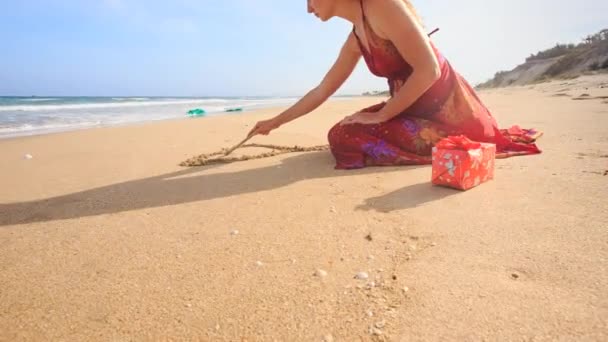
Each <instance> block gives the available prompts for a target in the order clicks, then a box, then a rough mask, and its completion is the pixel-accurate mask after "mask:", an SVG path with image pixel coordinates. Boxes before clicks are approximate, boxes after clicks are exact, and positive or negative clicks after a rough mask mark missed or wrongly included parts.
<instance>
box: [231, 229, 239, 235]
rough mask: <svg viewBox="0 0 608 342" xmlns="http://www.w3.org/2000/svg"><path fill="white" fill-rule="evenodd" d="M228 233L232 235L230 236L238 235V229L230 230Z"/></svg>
mask: <svg viewBox="0 0 608 342" xmlns="http://www.w3.org/2000/svg"><path fill="white" fill-rule="evenodd" d="M230 235H232V236H235V235H239V231H238V230H236V229H235V230H233V231H231V232H230Z"/></svg>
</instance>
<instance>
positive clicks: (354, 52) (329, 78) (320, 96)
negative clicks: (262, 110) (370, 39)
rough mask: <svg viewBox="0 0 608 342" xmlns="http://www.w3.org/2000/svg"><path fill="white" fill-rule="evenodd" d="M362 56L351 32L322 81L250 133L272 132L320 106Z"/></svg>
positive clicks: (337, 87) (348, 74)
mask: <svg viewBox="0 0 608 342" xmlns="http://www.w3.org/2000/svg"><path fill="white" fill-rule="evenodd" d="M360 58H361V51H360V50H359V46H358V45H357V41H356V38H355V37H354V35H353V34H352V33H351V34H350V35H349V36H348V38H347V40H346V42H345V43H344V45H343V46H342V49H341V51H340V54H339V56H338V58H337V59H336V61H335V63H334V65H333V66H332V67H331V69H330V70H329V71H328V72H327V74H326V75H325V77H324V78H323V80H322V81H321V83H320V84H319V85H318V86H316V87H315V88H314V89H312V90H311V91H309V92H308V93H307V94H306V95H305V96H304V97H302V98H301V99H300V100H299V101H298V102H296V103H295V104H294V105H292V106H291V107H289V108H288V109H287V110H285V111H284V112H283V113H281V114H279V115H277V116H276V117H274V118H272V119H270V120H264V121H260V122H258V123H257V124H256V125H255V127H253V129H252V130H251V132H250V133H249V135H250V136H253V135H256V134H264V135H266V134H268V133H270V131H271V130H273V129H276V128H278V127H280V126H281V125H284V124H286V123H288V122H290V121H293V120H295V119H297V118H299V117H301V116H304V115H306V114H308V113H310V112H312V111H313V110H315V109H316V108H318V107H319V106H320V105H321V104H323V103H324V102H325V101H326V100H327V99H328V98H329V97H330V96H332V95H333V94H334V93H335V92H336V91H337V90H338V89H339V88H340V86H342V84H344V82H345V81H346V80H347V79H348V77H349V76H350V75H351V74H352V72H353V70H354V69H355V67H356V66H357V63H358V62H359V59H360Z"/></svg>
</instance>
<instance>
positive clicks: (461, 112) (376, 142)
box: [328, 6, 542, 169]
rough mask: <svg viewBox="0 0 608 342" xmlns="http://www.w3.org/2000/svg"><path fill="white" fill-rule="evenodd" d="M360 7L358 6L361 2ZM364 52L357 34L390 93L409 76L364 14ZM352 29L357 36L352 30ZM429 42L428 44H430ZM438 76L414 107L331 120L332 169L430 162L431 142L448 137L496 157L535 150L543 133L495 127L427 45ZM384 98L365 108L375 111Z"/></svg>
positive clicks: (367, 58)
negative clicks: (491, 148)
mask: <svg viewBox="0 0 608 342" xmlns="http://www.w3.org/2000/svg"><path fill="white" fill-rule="evenodd" d="M362 8H363V6H362ZM363 22H364V26H365V32H366V36H367V37H368V42H369V51H367V50H366V48H365V47H364V46H363V44H362V43H361V41H360V40H359V37H357V40H358V42H359V47H360V49H361V53H362V54H363V57H364V59H365V62H366V63H367V66H368V68H369V70H370V71H371V72H372V73H373V74H374V75H376V76H379V77H386V78H387V79H388V84H389V88H390V94H391V96H393V95H394V94H395V93H396V92H397V91H398V90H399V89H400V88H401V87H402V86H403V84H404V83H405V82H406V81H407V79H408V78H409V76H410V75H411V74H412V71H413V69H412V67H411V66H410V65H409V64H408V63H407V62H406V61H405V60H404V59H403V57H401V54H400V53H399V52H398V50H397V48H396V47H395V46H394V45H393V43H392V42H391V41H389V40H386V39H382V38H381V37H379V36H378V35H376V34H375V33H374V31H373V30H372V29H371V27H370V26H369V24H368V23H367V20H366V18H365V14H364V15H363ZM353 33H354V34H355V35H356V33H355V30H354V28H353ZM431 45H432V43H431ZM432 47H433V50H434V52H435V55H436V56H437V60H438V62H439V66H440V68H441V77H440V78H439V79H438V80H437V81H436V82H435V83H434V84H433V85H432V86H431V88H429V89H428V90H427V91H426V92H425V93H424V94H423V95H422V96H421V97H420V98H419V99H418V100H417V101H416V102H415V103H414V104H413V105H411V106H410V107H409V108H407V109H405V110H404V111H403V112H402V113H401V114H399V115H397V116H396V117H394V118H392V119H391V120H389V121H386V122H383V123H380V124H367V125H365V124H352V125H340V124H339V123H338V124H336V125H335V126H334V127H333V128H332V129H331V130H330V131H329V134H328V139H329V144H330V148H331V152H332V154H333V155H334V157H335V159H336V168H337V169H356V168H362V167H365V166H382V165H414V164H430V163H431V150H432V147H433V146H434V144H435V143H436V142H437V141H439V140H441V139H442V138H443V137H446V136H448V135H461V134H464V135H466V136H467V137H468V138H470V139H472V140H475V141H479V142H487V143H494V144H496V150H497V154H496V157H497V158H506V157H510V156H515V155H528V154H536V153H540V152H541V151H540V150H539V149H538V147H537V146H536V145H535V144H534V142H535V141H536V139H537V138H538V137H540V136H541V135H542V133H541V132H538V131H536V130H534V129H521V128H519V127H518V126H514V127H512V128H510V129H503V130H501V129H499V128H498V125H497V124H496V120H495V119H494V117H492V114H491V113H490V111H489V110H488V109H487V108H486V107H485V106H484V105H483V103H482V102H481V100H480V99H479V98H478V97H477V95H476V94H475V91H474V90H473V88H472V87H471V86H470V85H469V84H468V83H467V81H466V80H465V79H464V78H463V77H462V76H460V75H459V74H458V73H457V72H456V71H454V69H453V68H452V67H451V66H450V64H449V63H448V61H447V60H446V59H445V58H444V57H443V56H442V55H441V53H439V51H438V50H437V49H436V48H435V46H434V45H432ZM384 105H385V103H384V102H382V103H379V104H377V105H374V106H371V107H369V108H365V109H362V111H365V112H377V111H379V110H380V109H382V107H383V106H384Z"/></svg>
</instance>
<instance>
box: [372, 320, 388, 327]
mask: <svg viewBox="0 0 608 342" xmlns="http://www.w3.org/2000/svg"><path fill="white" fill-rule="evenodd" d="M374 326H375V327H376V328H378V329H382V328H384V327H385V326H386V321H385V320H381V321H380V322H376V324H374Z"/></svg>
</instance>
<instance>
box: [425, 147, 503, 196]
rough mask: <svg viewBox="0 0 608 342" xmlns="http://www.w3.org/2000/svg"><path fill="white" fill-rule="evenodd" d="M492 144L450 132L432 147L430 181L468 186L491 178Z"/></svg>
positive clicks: (494, 150) (456, 186)
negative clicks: (451, 134)
mask: <svg viewBox="0 0 608 342" xmlns="http://www.w3.org/2000/svg"><path fill="white" fill-rule="evenodd" d="M495 158H496V145H494V144H486V143H479V142H476V141H472V140H469V139H468V138H467V137H465V136H450V137H447V138H444V139H442V140H441V141H439V142H438V143H437V144H436V145H435V147H433V184H435V185H443V186H447V187H451V188H456V189H460V190H468V189H471V188H474V187H476V186H478V185H479V184H481V183H484V182H486V181H488V180H490V179H493V178H494V160H495Z"/></svg>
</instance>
